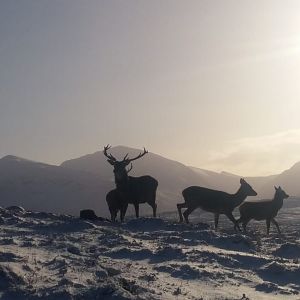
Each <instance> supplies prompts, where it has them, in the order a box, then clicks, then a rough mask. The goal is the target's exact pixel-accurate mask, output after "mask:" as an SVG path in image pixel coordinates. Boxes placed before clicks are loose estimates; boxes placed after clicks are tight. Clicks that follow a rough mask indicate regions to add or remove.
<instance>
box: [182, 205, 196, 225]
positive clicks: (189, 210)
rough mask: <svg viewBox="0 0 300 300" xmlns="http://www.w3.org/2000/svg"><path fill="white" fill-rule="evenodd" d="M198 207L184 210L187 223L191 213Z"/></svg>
mask: <svg viewBox="0 0 300 300" xmlns="http://www.w3.org/2000/svg"><path fill="white" fill-rule="evenodd" d="M195 209H196V207H188V208H187V210H185V211H184V212H183V216H184V219H185V222H186V223H189V215H190V214H191V213H192V212H193V211H194V210H195Z"/></svg>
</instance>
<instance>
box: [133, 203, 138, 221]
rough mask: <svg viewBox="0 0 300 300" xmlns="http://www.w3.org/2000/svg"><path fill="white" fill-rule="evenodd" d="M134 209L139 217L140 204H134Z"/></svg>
mask: <svg viewBox="0 0 300 300" xmlns="http://www.w3.org/2000/svg"><path fill="white" fill-rule="evenodd" d="M134 209H135V216H136V217H137V218H138V217H139V204H138V203H136V204H134Z"/></svg>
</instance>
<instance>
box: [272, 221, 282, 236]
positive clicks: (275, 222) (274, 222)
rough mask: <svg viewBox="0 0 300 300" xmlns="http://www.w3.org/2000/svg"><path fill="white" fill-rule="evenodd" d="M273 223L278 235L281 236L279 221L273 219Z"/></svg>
mask: <svg viewBox="0 0 300 300" xmlns="http://www.w3.org/2000/svg"><path fill="white" fill-rule="evenodd" d="M271 222H272V223H273V224H274V225H275V226H276V228H277V231H278V233H279V234H281V231H280V228H279V225H278V223H277V221H275V219H271Z"/></svg>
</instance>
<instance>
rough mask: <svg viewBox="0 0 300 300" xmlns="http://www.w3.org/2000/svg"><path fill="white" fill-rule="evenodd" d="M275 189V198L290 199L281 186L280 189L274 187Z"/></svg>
mask: <svg viewBox="0 0 300 300" xmlns="http://www.w3.org/2000/svg"><path fill="white" fill-rule="evenodd" d="M274 188H275V191H276V192H275V193H276V194H275V196H276V197H278V198H281V199H286V198H288V197H289V195H288V194H287V193H286V192H285V191H284V190H283V189H282V188H281V187H280V186H279V187H278V188H277V187H276V186H274Z"/></svg>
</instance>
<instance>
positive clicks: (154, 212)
mask: <svg viewBox="0 0 300 300" xmlns="http://www.w3.org/2000/svg"><path fill="white" fill-rule="evenodd" d="M149 205H150V206H151V207H152V209H153V218H156V209H157V204H156V203H149Z"/></svg>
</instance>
